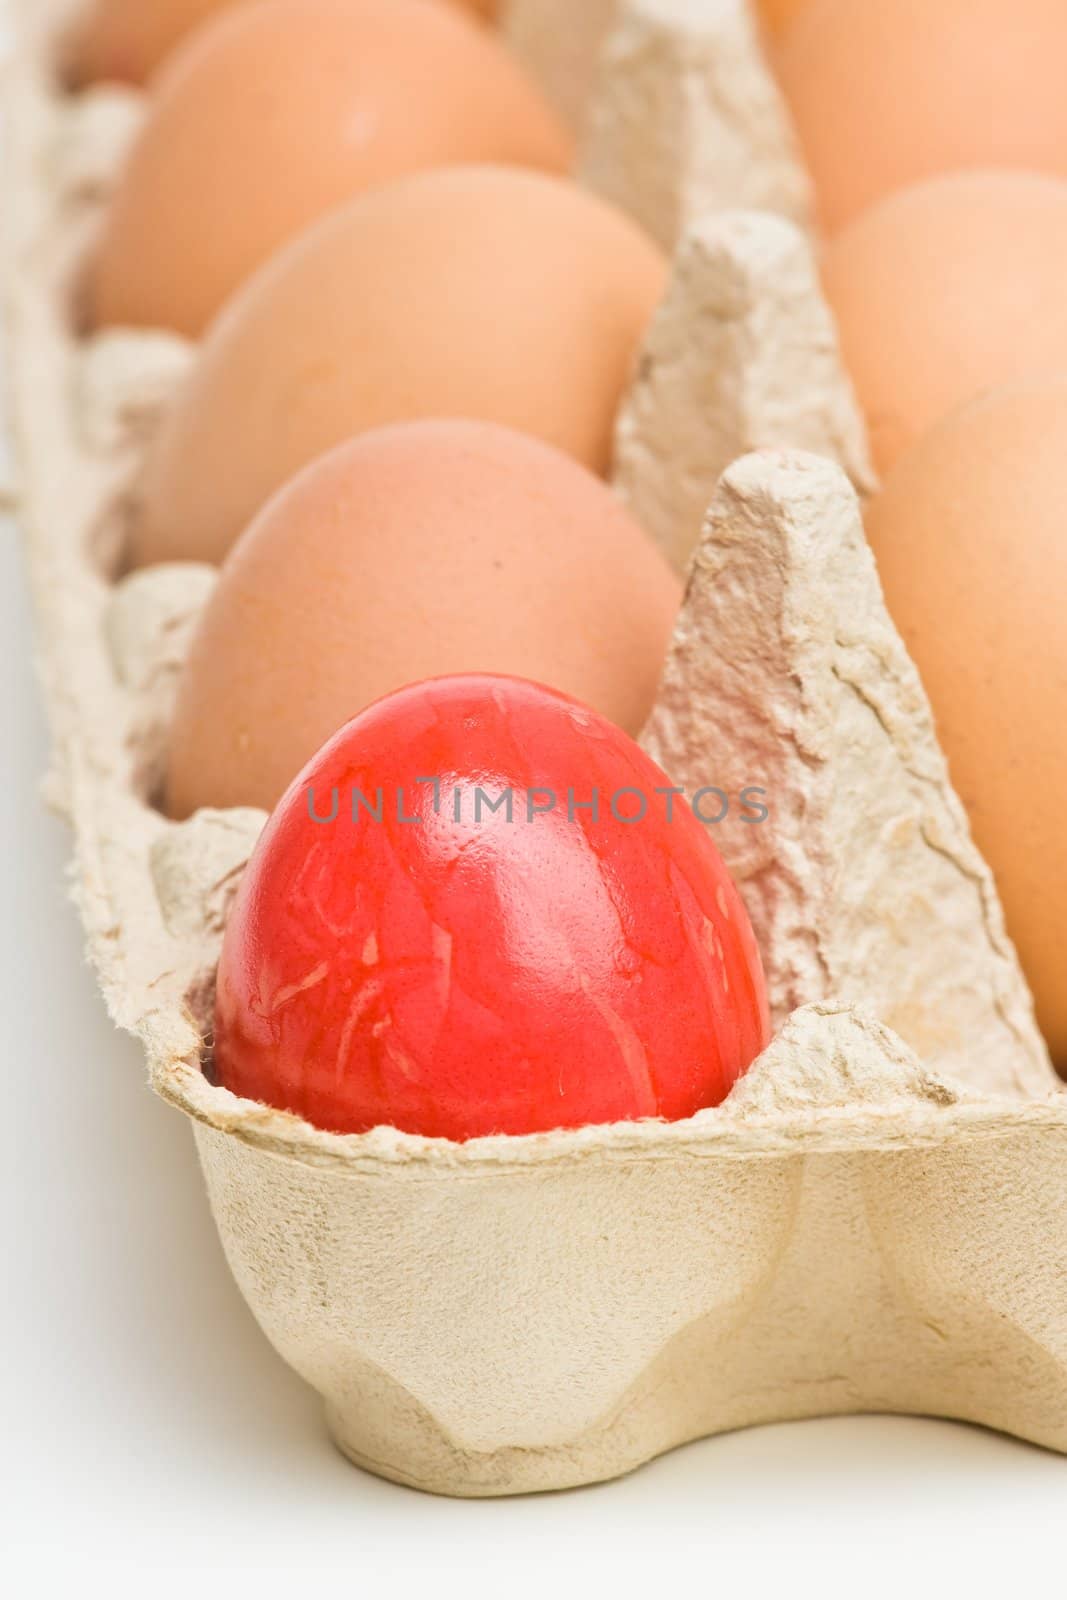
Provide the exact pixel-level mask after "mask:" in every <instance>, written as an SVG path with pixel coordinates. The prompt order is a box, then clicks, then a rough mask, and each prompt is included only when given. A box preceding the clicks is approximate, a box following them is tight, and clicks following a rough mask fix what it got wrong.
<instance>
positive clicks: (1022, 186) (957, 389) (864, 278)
mask: <svg viewBox="0 0 1067 1600" xmlns="http://www.w3.org/2000/svg"><path fill="white" fill-rule="evenodd" d="M823 282H824V285H825V288H826V292H827V296H828V298H829V301H830V304H831V306H832V307H833V310H834V313H835V315H836V317H837V324H838V329H839V331H840V335H841V344H842V350H843V353H844V357H845V363H846V365H847V367H848V369H849V372H850V373H851V376H852V379H853V382H854V383H855V385H856V389H857V392H858V395H859V398H860V402H861V404H862V406H863V409H864V412H865V413H866V416H867V423H868V426H869V429H870V433H871V440H872V443H873V447H874V455H875V460H876V463H877V466H878V468H879V470H880V471H882V472H884V471H886V470H887V469H888V468H889V467H890V466H891V465H892V463H893V462H894V461H895V460H896V458H897V457H898V456H899V455H900V454H901V452H902V451H903V450H905V449H906V448H907V447H908V446H909V445H910V444H912V443H913V442H914V440H915V439H916V438H917V436H918V435H919V434H920V433H922V432H924V431H925V430H926V429H927V428H928V427H930V426H931V425H932V424H933V423H935V422H937V421H938V420H939V419H940V418H941V417H943V416H945V415H947V413H948V412H949V411H954V410H955V409H956V408H957V406H959V405H961V404H962V403H963V402H964V401H966V400H971V399H974V398H975V397H977V396H978V395H980V394H982V393H983V392H984V391H985V390H986V389H991V388H994V387H996V386H998V385H1000V384H1003V383H1006V382H1009V381H1010V380H1012V379H1013V378H1021V377H1026V376H1028V375H1029V374H1031V373H1040V372H1048V371H1065V372H1067V293H1065V286H1067V183H1065V182H1064V181H1063V180H1062V179H1059V178H1047V177H1043V176H1040V175H1038V174H1033V173H1018V172H1006V171H1005V172H982V173H977V172H976V173H969V172H968V173H953V174H950V175H949V176H948V177H942V178H931V179H929V180H928V181H927V182H926V183H923V184H919V185H916V187H915V188H912V189H903V190H900V191H899V192H898V193H897V194H895V195H891V196H890V197H889V198H888V199H886V200H883V201H881V202H880V203H879V204H878V205H876V206H873V207H872V208H871V210H870V211H865V212H864V213H863V214H862V216H860V217H858V218H857V219H856V221H855V222H852V223H850V224H849V226H848V227H847V228H845V229H844V231H843V232H841V233H839V234H838V235H837V236H836V238H835V239H834V240H833V241H832V243H831V244H830V246H829V248H828V250H827V252H826V255H825V259H824V263H823Z"/></svg>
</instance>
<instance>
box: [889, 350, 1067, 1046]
mask: <svg viewBox="0 0 1067 1600" xmlns="http://www.w3.org/2000/svg"><path fill="white" fill-rule="evenodd" d="M867 521H868V532H869V536H870V540H871V544H872V546H873V548H874V551H875V555H876V557H877V560H878V567H879V571H880V573H881V576H882V582H883V584H884V586H885V592H886V598H887V601H888V604H889V609H890V612H891V614H892V615H893V617H894V619H895V621H896V623H897V626H898V627H899V628H900V630H901V633H902V635H903V637H904V640H905V642H906V644H907V645H908V648H909V649H910V651H911V654H912V656H913V657H914V659H915V661H916V663H917V664H918V667H919V670H920V672H921V674H922V677H923V681H924V683H925V685H926V688H927V691H928V693H929V695H930V699H931V701H932V703H933V707H934V712H935V716H936V719H937V726H938V732H939V735H940V737H941V742H942V744H943V746H944V748H945V751H946V753H947V755H948V758H949V766H950V769H951V773H952V778H953V781H954V783H955V785H956V788H957V790H958V791H959V794H960V797H961V799H962V800H963V802H964V805H965V806H966V808H967V811H968V813H969V815H970V819H971V824H972V827H973V830H974V834H975V838H976V840H977V842H978V845H979V847H980V848H981V849H982V851H983V852H984V853H985V855H986V857H987V859H988V861H989V863H990V865H991V866H992V868H993V871H994V873H995V874H996V878H997V883H998V885H999V888H1000V893H1001V897H1002V899H1003V902H1004V909H1005V912H1006V915H1007V921H1008V931H1009V933H1010V934H1011V936H1012V938H1013V939H1014V941H1015V944H1016V946H1017V948H1018V951H1019V955H1020V958H1021V960H1022V964H1023V968H1024V970H1025V972H1026V975H1027V978H1028V979H1029V982H1030V985H1031V988H1032V989H1033V992H1034V996H1035V1000H1036V1004H1037V1017H1038V1022H1039V1024H1040V1025H1041V1028H1042V1030H1043V1032H1044V1034H1045V1037H1046V1039H1047V1040H1048V1044H1049V1048H1050V1051H1051V1053H1052V1056H1053V1059H1054V1060H1055V1061H1056V1063H1057V1065H1058V1066H1059V1067H1060V1069H1061V1070H1062V1069H1063V1068H1064V1067H1067V981H1065V974H1064V959H1063V951H1064V942H1063V918H1064V907H1065V906H1067V830H1065V828H1064V820H1063V802H1064V797H1065V796H1067V740H1065V738H1064V729H1065V728H1067V628H1065V626H1064V611H1063V605H1064V595H1065V594H1067V540H1065V538H1064V529H1065V526H1067V378H1058V379H1046V380H1039V381H1031V382H1027V383H1025V384H1020V385H1015V386H1013V387H1010V388H1005V389H1002V390H998V391H996V392H995V393H994V394H991V395H988V396H985V397H983V398H982V399H981V400H978V401H976V402H973V403H972V404H971V405H970V406H967V407H965V408H963V409H962V410H960V411H958V412H956V413H954V414H953V415H952V416H951V417H949V418H948V419H946V420H945V421H944V422H942V423H941V424H939V426H938V427H937V428H935V429H934V430H933V431H932V432H930V433H928V434H927V435H926V436H925V437H924V438H923V439H922V440H921V441H920V442H919V444H918V445H917V446H916V447H915V448H914V449H913V450H911V451H910V452H909V453H908V454H907V455H906V456H904V457H903V458H902V459H901V461H900V462H899V463H898V465H897V467H896V468H895V470H894V471H893V473H892V474H891V475H890V477H889V479H888V481H887V482H886V485H885V488H884V490H883V491H882V493H881V495H880V496H878V497H877V498H876V499H875V500H874V502H873V503H872V505H871V506H870V507H869V510H868V518H867ZM931 916H932V919H933V921H932V926H931V937H932V938H934V939H936V937H937V925H936V917H937V908H936V907H932V908H931Z"/></svg>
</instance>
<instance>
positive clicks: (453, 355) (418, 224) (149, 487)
mask: <svg viewBox="0 0 1067 1600" xmlns="http://www.w3.org/2000/svg"><path fill="white" fill-rule="evenodd" d="M666 275H667V265H666V262H665V261H664V259H663V257H662V255H661V254H660V252H659V251H658V250H657V249H656V247H655V246H654V245H652V244H651V243H650V242H649V241H648V239H647V238H646V237H645V235H644V234H643V233H642V232H641V231H640V230H639V229H638V228H637V227H636V226H635V225H634V224H633V223H632V222H630V221H629V219H628V218H626V217H624V216H623V215H622V214H621V213H620V212H618V211H616V210H614V208H612V207H610V206H608V205H607V204H605V203H604V202H602V201H600V200H598V199H596V198H595V197H593V196H592V195H590V194H587V193H586V192H584V191H583V190H581V189H579V188H578V187H577V186H576V185H573V184H570V183H566V182H563V181H561V180H559V179H553V178H548V177H545V176H543V175H541V174H533V173H524V172H519V171H516V170H509V169H505V168H468V169H454V170H453V171H450V172H437V173H424V174H421V175H420V176H418V177H414V178H410V179H406V180H404V181H403V182H401V183H397V184H393V185H390V186H389V187H388V188H383V189H380V190H378V191H377V192H376V193H374V194H371V195H367V196H365V197H364V198H363V199H361V200H359V201H357V202H355V203H354V204H353V205H351V206H349V207H347V208H346V209H345V210H344V211H343V212H341V213H338V214H337V215H335V216H333V217H331V218H328V219H327V220H325V221H324V222H323V223H321V224H319V225H318V226H317V227H316V228H315V229H313V230H312V231H311V232H310V233H308V234H306V235H305V236H304V238H303V239H302V240H300V241H298V242H297V243H296V244H295V245H294V246H293V247H292V248H291V249H289V250H288V251H286V252H284V253H283V254H282V255H281V256H279V257H278V258H277V259H276V260H275V261H273V262H272V263H271V264H270V265H269V266H268V267H267V268H266V269H265V270H264V271H263V272H262V273H261V274H259V275H258V276H257V277H256V278H255V279H254V280H253V282H252V283H251V284H250V285H249V286H248V288H247V289H246V290H245V291H244V292H243V293H242V294H241V295H240V296H238V297H237V298H236V299H235V300H234V301H233V303H232V304H231V305H230V306H229V308H228V309H227V311H226V314H225V315H224V316H223V317H222V318H221V319H220V320H219V322H218V323H217V324H216V326H215V327H214V328H213V330H212V332H211V335H210V337H209V338H208V339H207V341H206V343H205V345H204V347H203V350H202V352H201V354H200V357H199V360H198V363H197V365H196V367H195V369H194V371H193V373H192V375H191V377H190V379H189V381H188V382H187V384H186V385H185V387H184V388H183V389H182V390H181V391H180V393H179V394H178V396H177V398H176V401H175V403H174V405H173V407H172V408H171V410H170V412H169V413H168V415H167V418H166V420H165V422H164V424H163V427H162V429H161V431H160V433H159V434H158V436H157V438H156V440H155V441H154V446H153V448H152V449H151V451H150V452H149V457H148V461H147V466H146V471H145V474H144V478H143V482H142V487H141V494H140V501H141V506H140V513H139V516H138V518H137V526H136V529H135V534H134V540H133V550H132V556H133V560H134V563H135V564H137V565H143V564H145V563H148V562H156V561H164V560H169V559H178V560H181V559H189V558H194V559H201V560H207V561H219V560H221V559H222V557H223V556H224V554H225V552H226V550H227V549H228V548H229V546H230V545H231V544H232V543H233V541H234V539H235V538H236V537H237V536H238V534H239V533H240V532H241V531H242V530H243V528H244V527H245V525H246V524H247V523H248V522H249V521H250V520H251V518H252V517H253V516H254V515H255V513H256V511H258V509H259V508H260V507H261V506H262V505H263V503H264V502H265V501H266V500H267V499H268V497H269V496H270V494H271V493H272V492H273V491H274V490H275V489H276V488H278V487H279V486H280V485H281V484H282V483H284V482H285V481H286V480H287V479H288V478H290V477H292V475H293V474H294V473H295V472H296V471H298V470H299V468H300V467H302V466H304V465H305V464H306V463H307V462H308V461H311V460H313V459H314V458H315V456H317V455H321V454H322V453H323V451H325V450H327V449H329V448H330V447H331V446H332V445H334V444H339V443H341V442H342V441H343V440H344V439H346V438H348V437H350V436H351V435H354V434H358V433H361V432H366V431H367V430H368V429H370V428H374V427H377V426H380V425H382V424H384V423H388V422H399V421H409V420H414V419H416V418H419V417H448V416H457V417H462V416H465V417H472V418H476V419H479V420H484V421H489V422H499V423H503V424H505V425H507V426H511V427H515V428H518V429H520V430H522V431H523V432H526V433H531V434H533V435H535V436H537V437H539V438H542V439H545V440H547V441H548V442H549V443H552V444H555V445H557V446H559V448H560V449H562V450H564V451H565V452H566V453H567V454H569V455H573V456H575V457H576V458H577V459H578V460H580V461H582V462H584V463H585V464H586V465H587V466H589V467H591V468H592V469H593V470H595V471H598V472H603V471H605V470H606V469H607V467H608V465H609V462H610V458H611V448H612V436H613V431H614V425H615V415H616V411H617V409H618V406H619V403H620V400H621V398H622V395H623V392H624V389H625V387H626V384H627V383H628V381H629V378H630V374H631V371H632V368H633V365H634V361H635V357H636V353H637V350H638V348H639V345H640V342H641V339H642V337H643V334H644V331H645V328H646V326H647V324H648V321H649V319H650V318H651V315H652V312H653V310H654V309H655V306H656V304H657V302H658V300H659V298H660V296H661V294H662V292H663V289H664V287H665V283H666Z"/></svg>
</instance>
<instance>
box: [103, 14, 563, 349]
mask: <svg viewBox="0 0 1067 1600" xmlns="http://www.w3.org/2000/svg"><path fill="white" fill-rule="evenodd" d="M571 156H572V141H571V137H570V135H569V134H568V133H567V132H566V131H565V130H564V128H563V126H562V124H561V122H560V121H559V119H558V117H557V116H556V114H555V113H554V112H553V111H552V110H551V109H550V108H549V106H548V104H547V102H546V101H545V100H544V99H543V98H542V96H541V94H540V91H539V90H537V89H536V88H535V87H534V86H533V84H532V83H531V82H530V81H529V80H528V79H527V78H526V77H525V75H524V74H523V72H522V70H521V68H520V67H519V66H518V64H517V62H516V61H515V60H513V58H512V57H511V55H510V54H509V53H508V51H507V50H506V49H505V47H504V46H503V44H502V43H501V42H500V41H499V40H498V39H496V38H495V37H494V36H493V35H492V34H490V33H489V32H487V31H486V29H484V28H482V27H480V26H479V25H478V24H476V23H474V22H472V21H471V20H470V19H469V18H467V17H464V16H461V15H460V14H459V13H458V12H457V11H455V10H453V9H452V8H450V7H448V6H444V5H441V4H440V3H439V0H258V4H255V5H250V6H245V7H241V8H239V9H237V10H235V11H231V12H227V13H226V14H225V15H223V16H221V17H218V18H216V19H215V21H214V22H212V23H211V25H210V26H208V27H206V28H204V29H203V30H201V31H200V32H199V33H198V34H197V36H196V38H195V39H190V41H189V42H188V44H187V45H186V46H185V48H184V49H183V50H182V51H180V52H179V54H178V55H177V56H176V57H175V58H174V60H173V61H172V62H171V63H170V65H169V66H168V68H167V70H166V71H165V72H164V74H163V75H162V77H161V78H160V80H159V83H158V85H157V89H156V93H155V96H154V97H153V101H152V108H151V111H150V114H149V118H148V122H147V124H146V126H145V128H144V130H143V132H142V134H141V136H140V138H139V139H138V141H137V143H136V144H135V146H134V149H133V152H132V155H131V158H130V161H129V163H128V165H127V168H126V171H125V173H124V175H123V177H122V180H121V181H120V183H119V186H118V189H117V191H116V193H115V196H114V198H113V200H112V203H111V206H110V209H109V212H108V216H107V218H106V221H105V225H104V230H103V236H102V238H101V240H100V244H99V248H98V250H97V252H96V255H95V258H94V262H93V264H92V267H91V270H90V274H89V283H88V309H89V317H90V320H91V322H92V323H93V324H94V325H95V326H102V325H112V324H124V325H133V326H140V327H144V326H152V327H157V326H158V327H164V328H173V329H175V330H177V331H178V332H180V333H185V334H189V335H193V336H195V335H198V334H199V333H200V332H201V331H202V330H203V328H204V326H205V324H206V323H207V322H208V321H209V319H210V318H211V317H212V316H213V314H214V313H215V312H216V311H217V310H218V308H219V306H220V305H221V304H222V302H223V301H224V300H225V299H226V298H227V296H228V295H229V294H230V293H231V292H232V291H233V290H234V289H236V288H237V287H238V286H239V285H240V284H241V283H243V282H244V280H245V279H246V278H247V277H248V276H249V275H250V274H251V273H252V272H253V271H254V270H255V269H256V267H258V266H259V265H260V264H261V263H262V262H264V261H265V260H266V259H267V258H268V257H269V256H270V255H272V254H273V252H274V251H275V250H277V249H278V247H279V246H280V245H282V244H284V243H285V242H286V241H287V240H289V239H291V238H293V237H294V236H295V235H296V234H298V233H300V232H301V230H302V229H304V228H306V227H307V226H308V224H309V223H311V222H313V221H315V219H316V218H318V217H321V216H322V215H323V214H324V213H325V212H327V211H331V210H333V209H334V208H336V207H337V206H339V205H341V204H343V203H344V202H345V201H347V200H350V199H351V198H352V197H353V196H354V195H357V194H360V193H362V192H363V191H364V190H366V189H369V188H371V187H373V186H374V185H376V184H380V183H382V182H383V181H384V180H387V179H393V178H398V177H401V176H404V175H405V174H407V173H411V172H417V171H421V170H423V169H426V168H430V167H441V166H448V165H452V164H454V163H457V162H465V161H500V162H508V163H514V164H516V165H519V166H527V165H528V166H532V167H540V168H543V169H545V170H546V171H551V172H557V173H558V172H564V171H566V170H567V168H568V166H569V165H570V161H571Z"/></svg>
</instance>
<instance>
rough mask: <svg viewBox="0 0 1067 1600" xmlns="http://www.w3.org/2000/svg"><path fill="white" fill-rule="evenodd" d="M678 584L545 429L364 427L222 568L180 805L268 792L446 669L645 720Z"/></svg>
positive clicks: (289, 491)
mask: <svg viewBox="0 0 1067 1600" xmlns="http://www.w3.org/2000/svg"><path fill="white" fill-rule="evenodd" d="M680 599H681V593H680V589H679V585H678V583H677V580H676V579H675V577H674V576H673V574H672V573H671V572H670V570H669V568H668V566H667V564H666V562H665V561H664V560H663V558H662V557H661V556H660V554H659V552H658V551H657V550H656V549H655V548H654V546H653V545H652V543H651V542H650V541H649V540H648V539H647V538H646V536H645V534H644V533H643V532H642V531H641V529H640V528H639V527H638V526H637V524H636V523H635V522H634V521H633V520H632V519H631V518H630V516H629V514H628V513H627V512H626V511H625V510H624V508H623V507H622V505H621V504H620V502H619V501H618V500H617V499H616V497H615V496H614V494H613V493H612V492H611V490H610V489H608V488H607V486H606V485H605V484H603V483H602V482H600V480H599V479H597V478H595V477H594V476H593V475H592V473H590V472H587V471H586V470H585V468H584V467H580V466H578V464H577V463H576V462H574V461H571V460H569V459H568V458H567V457H566V456H564V455H561V454H560V452H559V451H557V450H553V449H551V448H550V447H549V446H548V445H544V444H541V443H540V442H539V441H538V440H535V439H529V438H527V437H525V436H524V435H523V434H518V433H513V432H511V431H510V430H509V429H505V428H498V427H494V426H492V425H490V424H488V423H478V422H417V423H405V424H400V425H398V426H397V427H394V428H384V429H380V430H379V431H377V432H375V433H369V434H365V435H364V436H363V437H362V438H361V439H357V440H354V441H351V442H349V443H348V444H345V445H342V446H341V447H340V448H339V449H337V450H335V451H332V452H331V453H330V454H329V455H326V456H324V457H322V458H320V459H319V460H318V461H316V462H314V463H313V464H312V465H311V466H310V467H307V468H306V469H305V470H304V472H303V473H301V474H300V475H299V476H298V477H297V478H296V479H294V481H293V482H292V483H291V484H289V485H287V486H286V487H285V488H284V489H283V490H282V491H281V492H280V493H279V494H278V495H277V496H275V498H274V499H273V500H272V501H271V502H270V504H269V505H268V506H267V507H266V508H265V509H264V510H263V512H262V513H261V514H260V516H259V517H258V518H257V519H256V521H255V522H253V524H252V526H251V527H250V528H249V529H248V531H247V533H246V534H245V535H244V537H243V538H242V539H240V540H239V542H238V543H237V545H236V546H235V548H234V550H233V552H232V553H231V555H230V558H229V560H228V561H227V562H226V565H225V566H224V567H223V569H222V574H221V576H220V579H219V585H218V588H217V590H216V591H215V594H214V596H213V598H212V600H211V601H210V603H209V605H208V608H207V611H206V613H205V615H204V617H203V619H202V622H201V625H200V628H199V631H198V633H197V636H196V639H195V642H194V645H193V650H192V655H191V657H190V659H189V662H188V665H187V667H186V670H185V674H184V677H183V679H182V683H181V689H180V694H179V699H178V708H177V713H176V716H175V719H174V725H173V733H172V739H171V746H170V764H169V776H168V783H167V809H168V811H169V812H170V813H171V815H173V816H176V817H185V816H187V815H188V814H189V813H190V812H192V811H193V810H195V809H196V808H197V807H199V806H231V805H257V806H264V807H268V808H269V807H271V806H273V805H274V803H275V801H276V800H277V799H278V797H279V796H280V795H281V793H282V791H283V790H284V789H285V788H286V786H287V785H288V784H289V782H290V781H291V780H292V778H293V777H294V776H295V774H296V773H297V772H298V771H299V770H300V768H301V766H303V764H304V762H305V761H306V760H308V759H309V758H310V757H311V756H312V755H313V754H314V753H315V751H316V750H317V749H318V747H319V746H320V745H321V744H323V743H324V741H325V740H326V739H327V738H328V737H329V736H330V735H331V734H333V733H334V732H336V730H337V729H338V728H339V727H340V726H341V725H342V723H344V722H345V721H347V720H348V718H349V717H352V716H354V715H355V714H356V712H357V711H359V710H361V708H362V707H364V706H366V705H368V704H369V703H370V702H371V701H373V700H376V699H378V698H379V696H381V695H384V694H387V693H388V692H389V691H390V690H393V689H397V688H400V687H402V686H403V685H404V684H406V683H410V682H414V681H416V680H419V679H422V678H428V677H436V676H440V675H442V674H445V673H452V672H466V671H484V672H504V673H513V674H516V675H519V676H524V677H528V678H533V679H535V680H537V681H538V682H541V683H546V684H549V685H551V686H552V687H554V688H558V689H564V690H566V691H568V692H569V693H571V694H573V695H576V696H577V697H578V698H579V699H581V700H583V701H585V702H587V703H588V704H590V705H592V706H593V707H595V708H596V709H597V710H598V711H601V712H603V713H604V715H606V716H608V717H610V718H612V720H614V721H616V722H618V723H620V724H621V725H622V726H623V727H624V728H626V729H628V730H629V732H631V733H636V732H638V731H639V730H640V728H641V727H642V725H643V723H644V721H645V719H646V717H647V715H648V713H649V711H650V709H651V706H652V701H653V697H654V695H655V691H656V686H657V682H658V679H659V674H660V668H661V666H662V663H663V657H664V653H665V651H666V648H667V644H668V641H669V638H670V634H671V630H672V627H673V624H674V619H675V615H676V613H677V610H678V606H679V603H680Z"/></svg>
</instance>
